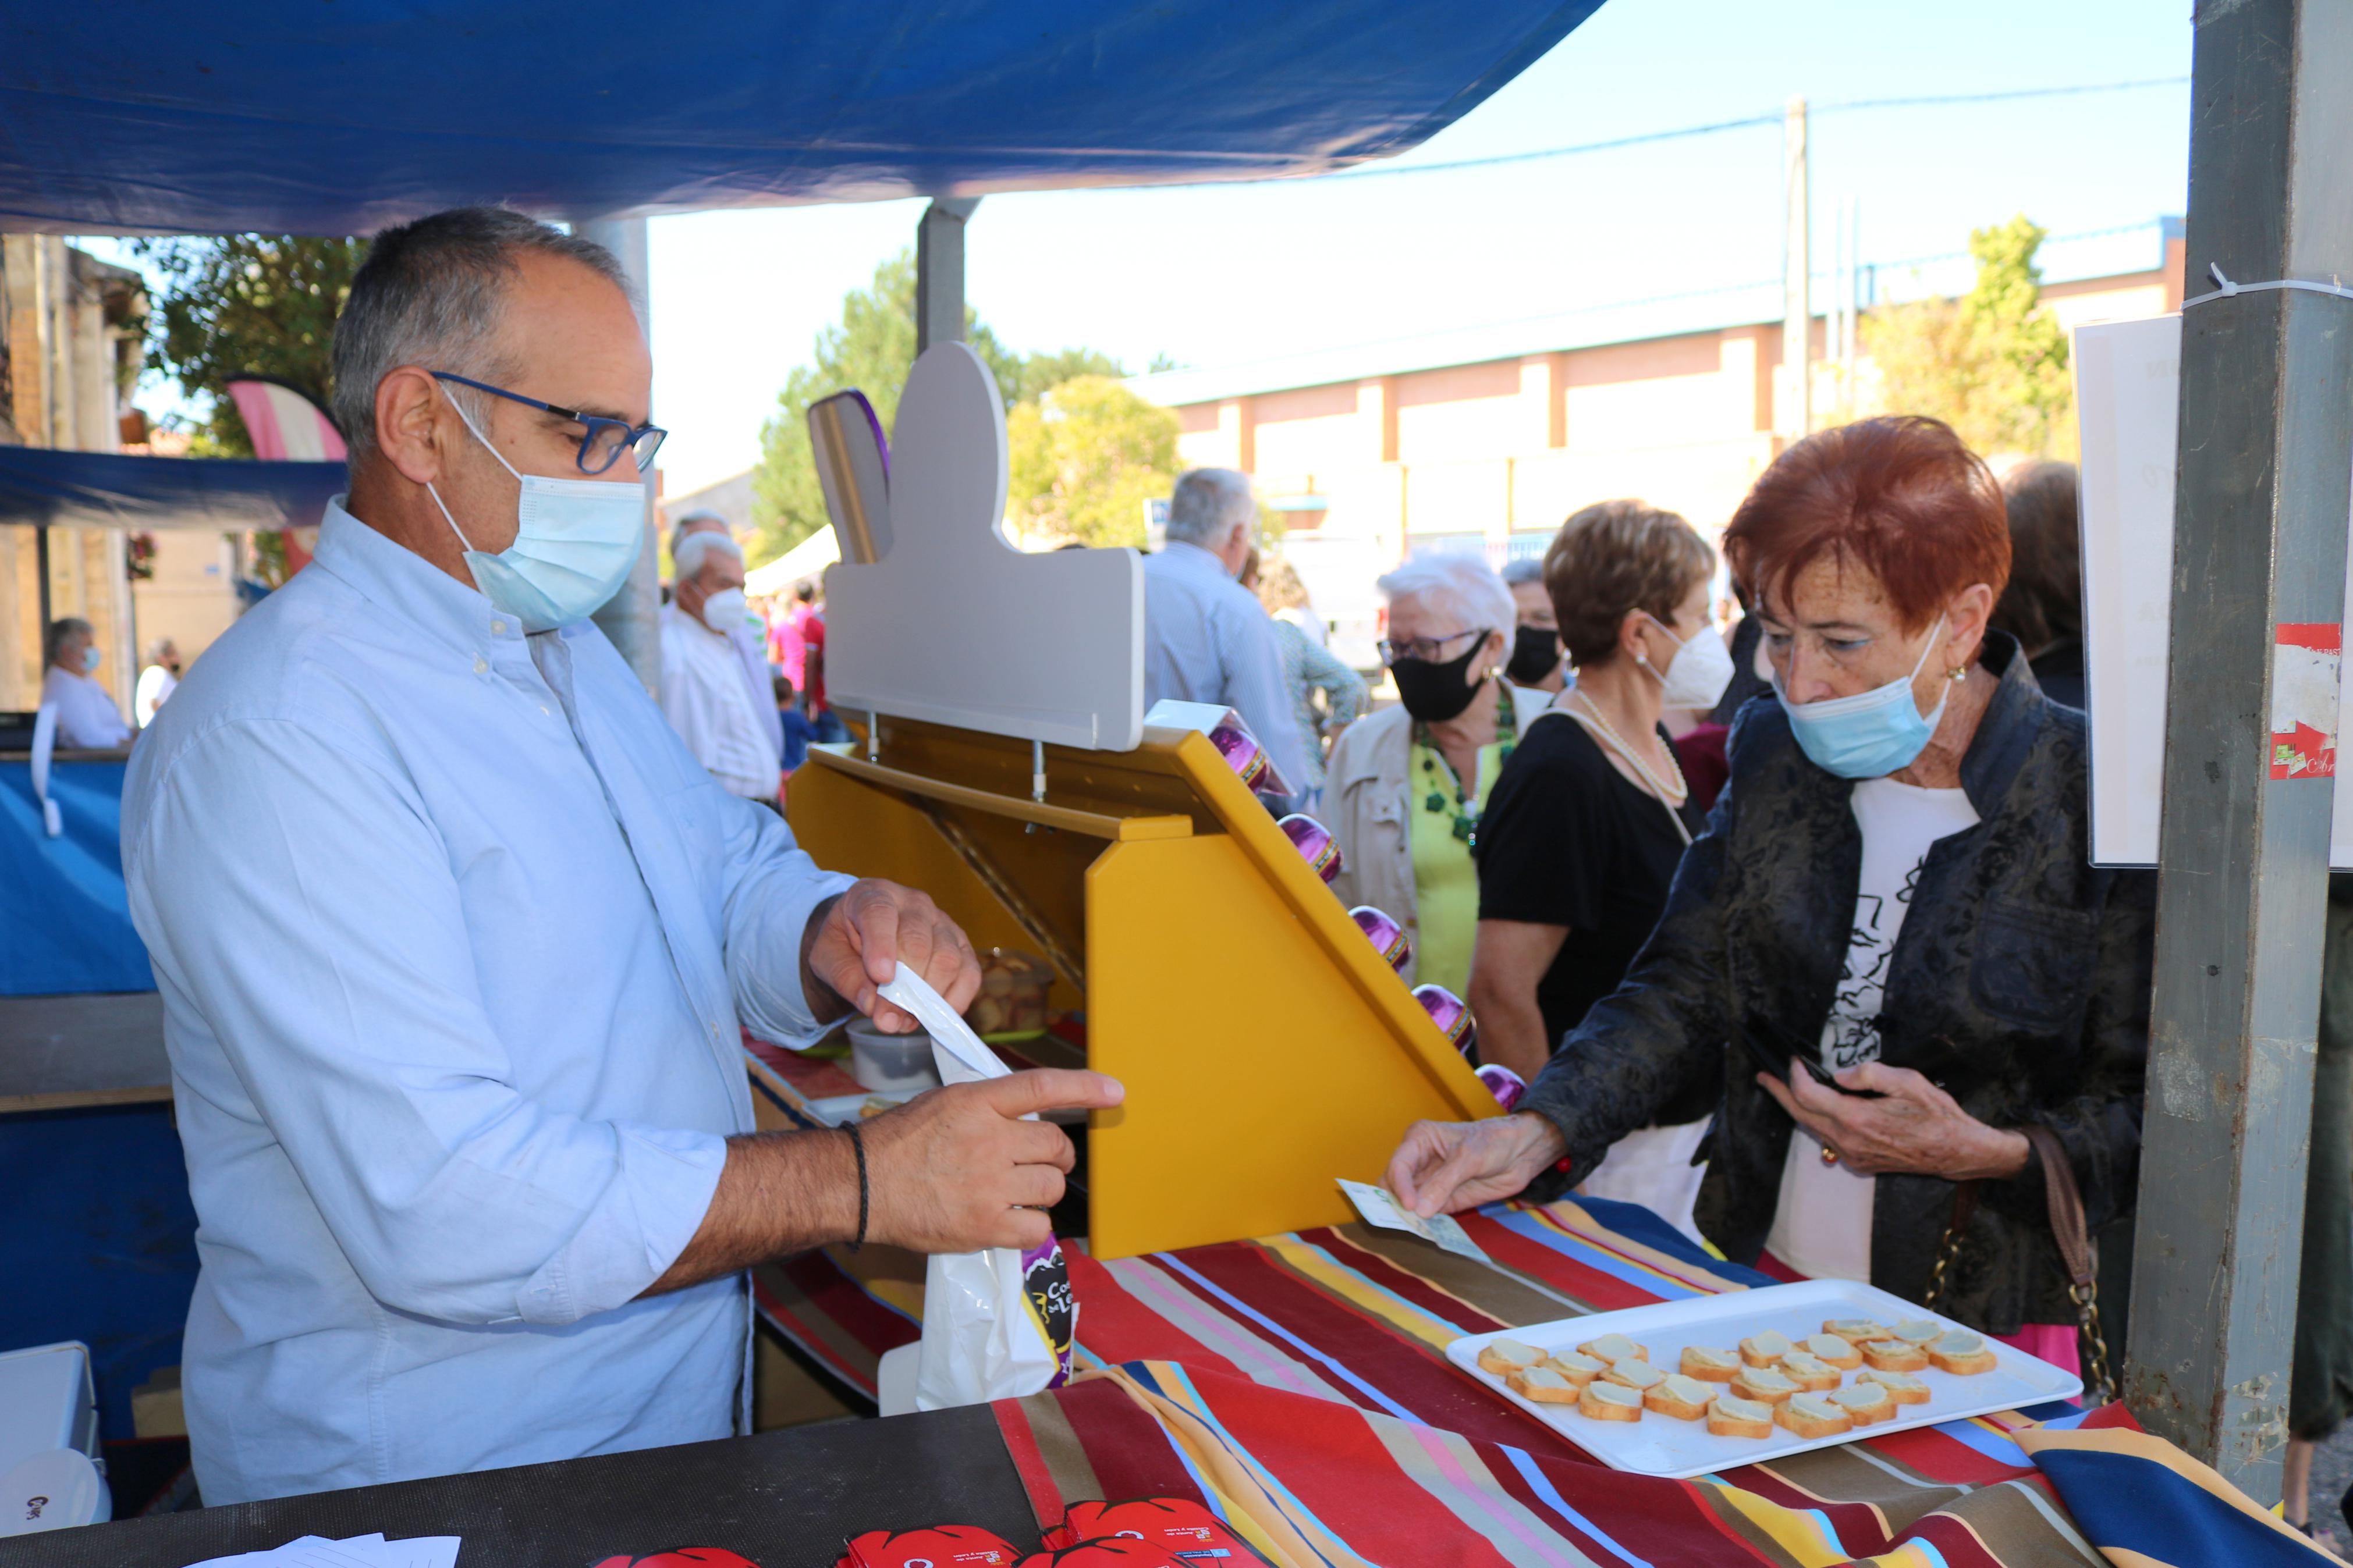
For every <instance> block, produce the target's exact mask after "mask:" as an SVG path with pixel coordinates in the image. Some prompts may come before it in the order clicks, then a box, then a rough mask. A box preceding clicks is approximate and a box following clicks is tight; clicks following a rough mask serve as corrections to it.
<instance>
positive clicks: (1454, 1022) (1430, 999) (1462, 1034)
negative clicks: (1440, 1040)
mask: <svg viewBox="0 0 2353 1568" xmlns="http://www.w3.org/2000/svg"><path fill="white" fill-rule="evenodd" d="M1413 999H1414V1000H1415V1001H1417V1002H1419V1003H1420V1004H1421V1010H1422V1011H1423V1012H1425V1013H1427V1014H1429V1015H1430V1022H1431V1023H1433V1024H1435V1025H1437V1026H1438V1027H1439V1030H1440V1033H1442V1034H1443V1035H1445V1037H1446V1039H1447V1043H1448V1044H1450V1045H1451V1046H1452V1047H1454V1048H1455V1049H1456V1050H1458V1051H1467V1050H1469V1049H1470V1048H1471V1044H1472V1041H1473V1040H1475V1039H1477V1038H1478V1036H1477V1034H1476V1033H1475V1032H1474V1031H1473V1030H1472V1027H1471V1009H1470V1008H1469V1007H1467V1006H1465V1005H1463V1002H1462V998H1461V997H1460V996H1457V995H1456V994H1454V993H1453V992H1451V991H1449V990H1448V989H1447V988H1446V987H1445V986H1443V985H1417V986H1415V987H1414V988H1413Z"/></svg>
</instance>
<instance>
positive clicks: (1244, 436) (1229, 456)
mask: <svg viewBox="0 0 2353 1568" xmlns="http://www.w3.org/2000/svg"><path fill="white" fill-rule="evenodd" d="M1218 447H1219V451H1220V452H1221V453H1223V454H1224V458H1225V466H1226V467H1228V468H1240V470H1241V471H1242V472H1243V473H1246V474H1255V473H1256V472H1257V471H1258V409H1257V406H1256V405H1255V404H1254V403H1253V402H1252V401H1251V400H1250V398H1247V397H1229V398H1226V399H1225V400H1224V401H1222V402H1220V403H1219V405H1218Z"/></svg>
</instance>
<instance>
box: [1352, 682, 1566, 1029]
mask: <svg viewBox="0 0 2353 1568" xmlns="http://www.w3.org/2000/svg"><path fill="white" fill-rule="evenodd" d="M1551 704H1552V693H1551V692H1549V691H1529V690H1525V689H1521V688H1519V687H1516V686H1515V687H1514V688H1513V689H1512V712H1513V717H1514V719H1516V720H1517V721H1518V723H1519V732H1520V733H1521V734H1523V735H1525V734H1526V733H1527V731H1528V725H1529V723H1530V722H1531V721H1534V720H1535V716H1536V715H1537V714H1539V713H1541V712H1543V711H1544V710H1546V708H1547V707H1549V706H1551ZM1412 750H1413V718H1412V715H1410V714H1409V713H1408V712H1407V711H1406V710H1405V708H1404V706H1403V705H1402V704H1398V703H1391V704H1390V705H1389V706H1388V707H1387V708H1383V709H1381V710H1379V711H1378V712H1375V713H1369V714H1366V716H1365V717H1364V718H1362V719H1359V720H1357V721H1356V722H1355V723H1353V724H1351V725H1349V726H1348V727H1347V729H1345V730H1344V731H1341V733H1340V739H1339V740H1338V741H1337V742H1334V744H1333V747H1332V765H1331V768H1330V771H1329V772H1328V773H1326V775H1325V777H1324V805H1323V822H1324V826H1326V827H1328V828H1330V829H1331V830H1332V836H1333V837H1335V838H1336V839H1338V840H1339V843H1340V856H1341V859H1342V862H1343V864H1342V867H1341V870H1340V874H1339V875H1338V876H1337V877H1335V878H1334V879H1333V880H1332V890H1333V891H1334V892H1335V893H1337V894H1339V895H1340V901H1341V902H1342V903H1344V904H1345V905H1347V906H1348V907H1349V908H1350V909H1354V908H1356V906H1357V905H1358V904H1370V905H1372V906H1373V908H1375V909H1377V910H1385V911H1386V912H1387V913H1388V915H1389V916H1390V917H1391V918H1393V919H1394V920H1396V921H1398V924H1400V925H1402V926H1404V927H1405V934H1406V939H1407V940H1408V941H1409V942H1412V943H1413V945H1414V949H1415V951H1416V952H1419V951H1420V948H1421V924H1420V921H1419V915H1418V913H1417V910H1416V905H1415V900H1414V895H1413V841H1412V836H1411V833H1410V829H1409V823H1408V821H1407V817H1406V776H1405V775H1406V762H1407V759H1408V757H1409V755H1410V753H1411V752H1412ZM1414 969H1415V964H1414V963H1413V961H1411V960H1409V961H1408V962H1407V963H1406V967H1405V983H1406V984H1408V985H1411V984H1416V982H1415V980H1414Z"/></svg>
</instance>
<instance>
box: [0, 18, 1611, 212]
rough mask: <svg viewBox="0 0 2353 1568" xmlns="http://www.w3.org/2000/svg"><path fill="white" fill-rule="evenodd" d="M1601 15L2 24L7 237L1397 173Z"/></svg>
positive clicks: (0, 172)
mask: <svg viewBox="0 0 2353 1568" xmlns="http://www.w3.org/2000/svg"><path fill="white" fill-rule="evenodd" d="M1599 4H1600V0H1570V3H1568V4H1559V3H1557V0H1485V3H1484V4H1481V5H1431V4H1429V3H1428V0H1282V3H1280V4H1273V5H1270V4H1267V3H1266V0H1158V3H1156V4H1153V5H1104V4H1102V3H1100V0H1095V3H1092V4H1081V3H1076V0H923V3H921V4H913V5H910V4H892V3H890V0H793V3H786V0H745V3H744V4H738V5H656V6H649V5H636V4H632V5H619V4H615V3H614V0H572V3H571V4H568V5H546V4H544V3H543V0H336V3H334V4H332V5H326V4H321V3H320V0H227V4H223V5H212V6H204V7H189V6H185V5H165V4H164V3H162V0H119V3H116V4H111V5H92V4H67V5H12V6H10V7H9V19H8V46H7V47H6V48H5V49H0V227H6V228H11V229H25V228H36V229H43V230H47V232H50V233H61V234H86V233H96V232H100V231H105V230H113V231H120V232H161V233H206V232H222V231H237V230H254V229H259V230H265V231H269V232H276V233H292V234H338V235H340V234H366V233H371V232H373V231H375V229H377V228H379V227H382V226H385V225H386V224H389V223H394V222H397V221H400V220H403V219H406V218H410V217H415V216H418V215H420V214H423V213H427V212H431V211H435V210H437V209H438V208H441V207H446V206H451V205H459V204H461V203H467V202H496V201H502V202H506V203H509V204H511V205H515V206H519V207H522V208H523V209H525V210H527V211H532V212H536V213H540V214H542V215H543V216H556V217H571V218H598V217H616V216H637V215H643V214H651V213H660V212H679V211H687V210H692V209H697V208H705V207H725V206H744V205H766V204H774V203H786V202H818V201H847V200H868V199H874V198H879V197H887V196H905V195H982V194H985V193H987V192H991V191H1009V190H1032V189H1039V188H1059V187H1064V186H1071V185H1102V184H1154V183H1165V182H1172V181H1195V180H1215V179H1234V178H1257V177H1263V176H1267V175H1280V174H1314V173H1318V172H1324V171H1329V170H1335V169H1341V168H1345V167H1347V166H1349V165H1350V164H1353V163H1361V162H1363V161H1365V160H1366V159H1371V158H1378V157H1383V156H1387V155H1389V154H1392V153H1399V152H1402V151H1404V150H1405V149H1407V148H1409V147H1411V146H1413V145H1415V144H1416V143H1418V142H1421V141H1422V140H1424V139H1425V138H1427V137H1428V136H1430V134H1431V133H1432V132H1437V131H1439V130H1440V129H1442V128H1443V127H1445V126H1446V125H1448V124H1451V122H1452V121H1455V120H1456V119H1458V118H1459V117H1461V115H1462V114H1464V113H1466V112H1467V111H1468V110H1471V109H1472V108H1473V107H1475V106H1476V105H1478V104H1479V103H1480V102H1481V101H1482V100H1484V99H1485V98H1486V97H1487V95H1488V94H1490V93H1492V92H1493V91H1494V90H1495V89H1497V88H1499V87H1501V86H1502V85H1503V84H1504V82H1506V81H1508V80H1510V79H1512V77H1514V75H1516V74H1517V73H1518V72H1519V71H1521V70H1522V69H1524V68H1525V67H1526V66H1527V65H1528V64H1529V63H1530V62H1532V61H1533V60H1535V58H1537V57H1538V56H1539V55H1541V54H1543V53H1544V52H1545V51H1546V49H1548V48H1550V47H1552V46H1553V45H1554V44H1556V43H1557V42H1558V41H1559V40H1560V39H1561V38H1563V37H1566V36H1567V34H1568V33H1569V31H1570V30H1571V29H1572V28H1574V27H1575V26H1577V24H1578V23H1580V22H1582V21H1584V20H1585V18H1586V17H1587V16H1590V15H1591V14H1592V13H1593V12H1594V10H1595V9H1597V8H1598V7H1599Z"/></svg>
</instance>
